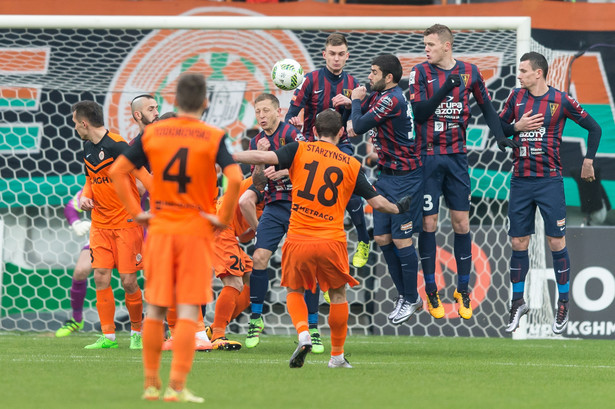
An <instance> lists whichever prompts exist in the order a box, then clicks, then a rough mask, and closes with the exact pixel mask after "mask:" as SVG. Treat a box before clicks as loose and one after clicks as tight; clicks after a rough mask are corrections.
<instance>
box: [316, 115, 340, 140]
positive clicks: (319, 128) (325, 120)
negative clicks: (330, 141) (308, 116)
mask: <svg viewBox="0 0 615 409" xmlns="http://www.w3.org/2000/svg"><path fill="white" fill-rule="evenodd" d="M343 126H344V124H343V123H342V116H341V115H340V114H339V112H337V111H335V110H334V109H325V110H324V111H321V112H319V113H318V115H316V121H315V122H314V127H316V133H318V136H320V137H322V136H324V137H328V138H333V137H335V136H336V135H337V133H338V132H339V131H340V129H342V127H343Z"/></svg>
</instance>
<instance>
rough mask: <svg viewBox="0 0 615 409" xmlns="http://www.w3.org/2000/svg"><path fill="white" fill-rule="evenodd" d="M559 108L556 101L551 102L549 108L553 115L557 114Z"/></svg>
mask: <svg viewBox="0 0 615 409" xmlns="http://www.w3.org/2000/svg"><path fill="white" fill-rule="evenodd" d="M557 108H559V104H555V103H550V104H549V110H550V111H551V116H553V115H555V113H556V112H557Z"/></svg>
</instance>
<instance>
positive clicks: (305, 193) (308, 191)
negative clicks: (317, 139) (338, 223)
mask: <svg viewBox="0 0 615 409" xmlns="http://www.w3.org/2000/svg"><path fill="white" fill-rule="evenodd" d="M319 164H320V163H319V162H318V161H312V162H310V163H306V164H305V166H304V167H303V168H304V169H306V170H307V171H309V174H308V177H307V180H306V181H305V186H304V188H303V190H299V191H298V192H297V196H299V197H301V198H303V199H307V200H310V201H312V202H313V201H314V197H318V201H319V202H320V204H322V205H323V206H327V207H329V206H333V205H334V204H335V203H336V202H337V196H338V195H339V192H338V191H337V187H338V186H339V185H340V184H341V183H342V180H344V172H342V170H341V169H340V168H338V167H337V166H329V167H328V168H327V169H325V173H324V174H323V179H324V182H325V183H324V185H322V186H320V188H319V189H318V192H317V193H316V196H314V194H313V193H312V187H313V185H314V178H315V176H316V170H318V165H319ZM332 175H335V176H336V177H335V180H333V179H332V177H331V176H332ZM329 192H330V193H329ZM327 196H331V197H330V198H327Z"/></svg>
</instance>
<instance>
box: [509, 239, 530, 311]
mask: <svg viewBox="0 0 615 409" xmlns="http://www.w3.org/2000/svg"><path fill="white" fill-rule="evenodd" d="M529 269H530V257H529V255H528V252H527V250H524V251H515V250H513V252H512V256H511V258H510V282H511V283H512V285H513V295H512V299H513V301H515V300H520V299H521V298H523V292H524V290H525V277H527V272H528V271H529Z"/></svg>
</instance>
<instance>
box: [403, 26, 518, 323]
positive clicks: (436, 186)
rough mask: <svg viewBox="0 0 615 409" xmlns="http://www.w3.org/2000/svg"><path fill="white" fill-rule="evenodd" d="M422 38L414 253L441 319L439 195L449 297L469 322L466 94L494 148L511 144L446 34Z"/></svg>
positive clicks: (474, 73)
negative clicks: (448, 247)
mask: <svg viewBox="0 0 615 409" xmlns="http://www.w3.org/2000/svg"><path fill="white" fill-rule="evenodd" d="M423 36H424V43H425V52H426V54H427V61H425V62H423V63H421V64H418V65H416V66H415V67H414V68H413V69H412V72H411V73H410V101H411V103H412V109H413V112H414V122H415V125H416V129H415V130H416V143H417V146H418V147H419V148H420V155H421V160H422V162H423V166H424V174H423V176H424V180H425V185H424V189H425V196H424V199H425V203H424V205H423V231H422V232H421V233H420V234H419V253H420V256H421V265H422V267H423V276H424V278H425V292H426V294H427V305H428V309H429V312H430V314H431V315H432V316H433V317H435V318H442V317H444V307H443V306H442V303H441V302H440V296H439V294H438V287H437V285H436V279H435V270H436V230H437V228H438V212H439V203H440V196H444V199H445V200H446V204H447V206H448V208H449V209H450V214H451V222H452V225H453V230H454V231H455V240H454V250H455V261H456V264H457V289H456V291H455V293H454V298H455V301H456V302H457V303H458V304H459V309H458V313H459V315H460V316H461V317H462V318H464V319H469V318H471V317H472V306H471V302H470V290H469V281H470V271H471V269H472V238H471V235H470V212H469V211H470V174H469V171H468V158H467V149H466V128H467V126H468V121H469V120H470V117H471V109H470V95H474V98H475V99H476V102H477V103H478V106H479V107H480V109H481V111H482V112H483V116H484V118H485V121H486V122H487V125H489V128H490V129H491V130H492V131H493V132H494V133H495V136H496V140H497V141H498V146H500V149H505V147H506V146H514V144H515V143H514V142H513V141H511V140H510V139H506V138H505V137H504V134H503V132H502V127H501V125H500V123H499V120H498V115H497V112H496V111H495V109H494V108H493V105H492V104H491V98H490V97H489V93H488V91H487V87H486V86H485V81H484V80H483V77H482V75H481V73H480V71H479V70H478V67H476V66H475V65H474V64H469V63H466V62H463V61H459V60H456V59H454V58H453V33H452V32H451V30H450V29H449V28H448V27H446V26H444V25H441V24H435V25H433V26H431V27H429V28H428V29H427V30H425V32H424V33H423Z"/></svg>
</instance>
